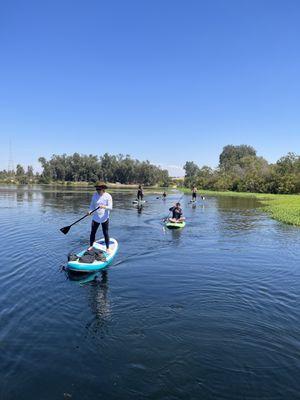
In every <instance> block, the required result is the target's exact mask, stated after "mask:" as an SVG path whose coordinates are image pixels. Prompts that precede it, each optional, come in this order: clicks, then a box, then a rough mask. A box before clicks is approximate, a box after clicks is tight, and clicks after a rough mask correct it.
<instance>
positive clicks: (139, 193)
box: [137, 185, 144, 200]
mask: <svg viewBox="0 0 300 400" xmlns="http://www.w3.org/2000/svg"><path fill="white" fill-rule="evenodd" d="M143 198H144V192H143V189H142V185H139V188H138V191H137V199H138V200H143Z"/></svg>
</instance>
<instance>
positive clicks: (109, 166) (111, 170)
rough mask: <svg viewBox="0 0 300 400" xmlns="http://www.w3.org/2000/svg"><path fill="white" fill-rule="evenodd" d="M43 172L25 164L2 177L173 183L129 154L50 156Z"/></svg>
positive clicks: (3, 179)
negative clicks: (25, 166)
mask: <svg viewBox="0 0 300 400" xmlns="http://www.w3.org/2000/svg"><path fill="white" fill-rule="evenodd" d="M39 162H40V163H41V166H42V173H41V174H35V175H34V173H33V169H32V167H30V166H29V167H28V168H27V171H26V172H25V170H24V168H23V167H22V166H21V165H19V164H18V165H17V168H16V171H10V172H7V171H0V181H1V182H5V183H21V184H26V183H44V184H50V183H61V184H64V183H66V182H67V183H68V184H69V185H72V184H75V183H78V182H79V183H82V184H84V183H85V184H87V182H89V183H90V184H92V183H93V182H96V181H97V180H104V181H105V182H111V183H117V184H121V185H124V184H125V185H128V184H143V185H146V186H153V185H159V186H169V181H170V178H169V173H168V171H167V170H163V169H161V168H160V167H158V166H156V165H153V164H151V163H150V162H149V161H139V160H135V159H132V158H131V157H130V156H129V155H126V156H123V155H122V154H119V155H117V156H115V155H109V154H107V153H105V154H104V155H103V156H101V157H98V156H95V155H92V154H90V155H81V154H78V153H74V154H73V155H69V156H68V155H66V154H63V155H56V154H54V155H53V156H52V157H51V159H50V160H46V159H45V158H44V157H40V158H39Z"/></svg>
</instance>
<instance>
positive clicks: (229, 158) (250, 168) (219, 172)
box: [184, 145, 300, 194]
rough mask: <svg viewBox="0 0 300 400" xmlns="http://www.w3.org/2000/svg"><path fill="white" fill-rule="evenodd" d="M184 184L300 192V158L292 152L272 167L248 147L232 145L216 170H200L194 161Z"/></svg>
mask: <svg viewBox="0 0 300 400" xmlns="http://www.w3.org/2000/svg"><path fill="white" fill-rule="evenodd" d="M184 170H185V178H184V185H185V186H186V187H191V186H193V185H196V186H198V187H199V188H202V189H206V190H218V191H225V190H230V191H235V192H257V193H274V194H279V193H286V194H292V193H300V156H299V155H296V154H294V153H288V154H287V155H286V156H284V157H281V158H280V159H279V160H278V161H277V162H276V163H273V164H269V163H268V162H267V160H265V159H264V158H263V157H259V156H258V155H257V152H256V150H255V149H254V148H253V147H251V146H248V145H240V146H233V145H228V146H225V147H224V148H223V151H222V153H221V154H220V156H219V165H218V167H217V168H215V169H213V168H210V167H208V166H202V167H199V166H198V165H197V164H195V163H194V162H193V161H187V162H186V163H185V165H184Z"/></svg>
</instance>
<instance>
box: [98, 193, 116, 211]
mask: <svg viewBox="0 0 300 400" xmlns="http://www.w3.org/2000/svg"><path fill="white" fill-rule="evenodd" d="M100 208H104V209H105V210H110V211H111V210H112V209H113V201H112V197H111V195H109V196H107V205H106V206H100Z"/></svg>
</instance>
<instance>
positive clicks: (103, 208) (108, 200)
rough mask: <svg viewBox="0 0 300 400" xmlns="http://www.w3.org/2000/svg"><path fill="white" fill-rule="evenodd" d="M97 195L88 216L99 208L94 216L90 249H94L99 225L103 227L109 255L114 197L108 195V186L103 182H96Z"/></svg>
mask: <svg viewBox="0 0 300 400" xmlns="http://www.w3.org/2000/svg"><path fill="white" fill-rule="evenodd" d="M95 188H96V193H94V195H93V197H92V200H91V204H90V211H89V212H88V214H91V211H92V210H94V209H95V208H97V207H99V208H98V210H97V211H96V212H94V214H93V220H92V227H91V235H90V249H91V248H92V246H93V244H94V242H95V239H96V233H97V230H98V228H99V225H100V224H101V226H102V231H103V235H104V239H105V244H106V249H107V252H108V253H109V251H110V250H109V233H108V227H109V213H110V211H111V210H112V208H113V202H112V197H111V195H110V194H109V193H106V189H107V186H106V184H105V183H103V182H96V184H95Z"/></svg>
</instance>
